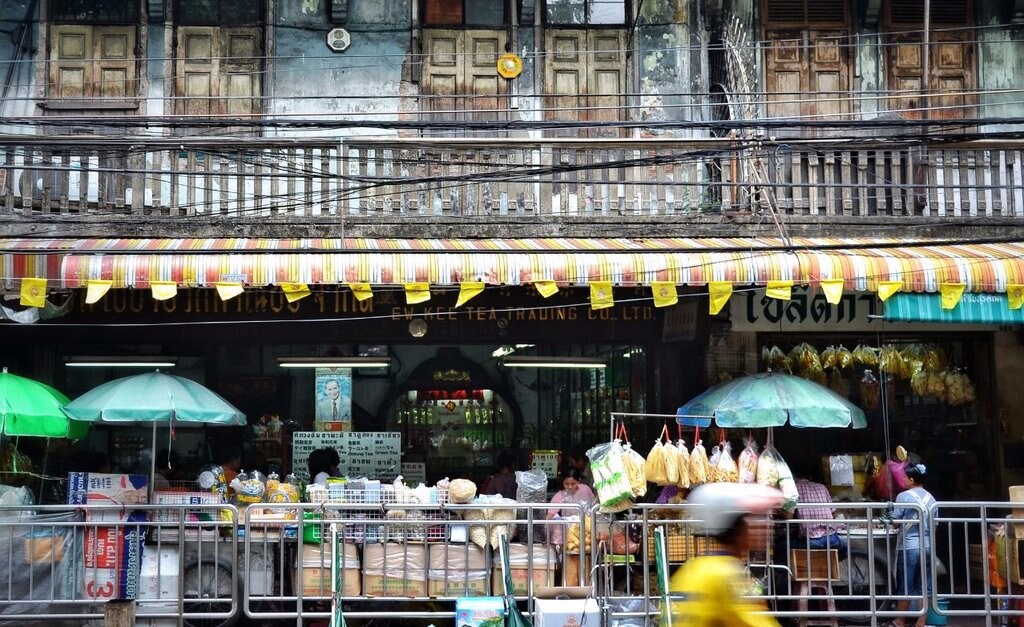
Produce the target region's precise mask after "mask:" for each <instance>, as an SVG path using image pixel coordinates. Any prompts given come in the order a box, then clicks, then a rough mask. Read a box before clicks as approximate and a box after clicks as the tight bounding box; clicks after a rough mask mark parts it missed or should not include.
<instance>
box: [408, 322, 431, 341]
mask: <svg viewBox="0 0 1024 627" xmlns="http://www.w3.org/2000/svg"><path fill="white" fill-rule="evenodd" d="M426 334H427V321H426V320H421V319H419V318H417V319H416V320H413V321H412V322H410V323H409V335H411V336H413V337H423V336H424V335H426Z"/></svg>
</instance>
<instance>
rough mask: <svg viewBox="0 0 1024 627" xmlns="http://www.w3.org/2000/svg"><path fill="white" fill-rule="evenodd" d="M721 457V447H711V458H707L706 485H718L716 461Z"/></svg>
mask: <svg viewBox="0 0 1024 627" xmlns="http://www.w3.org/2000/svg"><path fill="white" fill-rule="evenodd" d="M721 456H722V445H721V444H716V445H714V446H712V447H711V456H710V457H709V458H708V483H718V482H719V481H721V479H719V478H718V459H719V458H720V457H721Z"/></svg>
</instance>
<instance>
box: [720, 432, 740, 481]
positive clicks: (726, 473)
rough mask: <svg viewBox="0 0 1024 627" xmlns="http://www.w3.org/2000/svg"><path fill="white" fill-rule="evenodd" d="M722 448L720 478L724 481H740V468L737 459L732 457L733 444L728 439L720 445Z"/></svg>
mask: <svg viewBox="0 0 1024 627" xmlns="http://www.w3.org/2000/svg"><path fill="white" fill-rule="evenodd" d="M719 448H720V449H721V451H720V454H719V456H718V464H717V467H718V480H719V481H721V482H723V483H739V481H740V470H739V467H738V466H736V460H735V459H733V457H732V445H730V444H729V441H728V440H726V441H724V442H722V444H721V445H720V447H719Z"/></svg>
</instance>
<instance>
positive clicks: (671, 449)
mask: <svg viewBox="0 0 1024 627" xmlns="http://www.w3.org/2000/svg"><path fill="white" fill-rule="evenodd" d="M665 435H666V436H667V435H668V429H667V428H666V429H665ZM661 450H662V452H663V453H664V454H665V478H666V479H667V480H668V482H667V483H665V485H679V449H678V448H676V447H675V445H673V444H672V440H671V439H669V441H668V442H665V445H664V446H662V448H661Z"/></svg>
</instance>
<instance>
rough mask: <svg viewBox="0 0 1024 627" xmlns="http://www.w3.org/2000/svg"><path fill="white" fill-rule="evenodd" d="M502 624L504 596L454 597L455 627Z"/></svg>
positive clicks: (503, 621) (479, 626)
mask: <svg viewBox="0 0 1024 627" xmlns="http://www.w3.org/2000/svg"><path fill="white" fill-rule="evenodd" d="M504 624H505V599H504V598H502V597H460V598H458V599H455V625H456V627H501V625H504ZM594 624H595V625H596V624H597V623H594Z"/></svg>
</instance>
